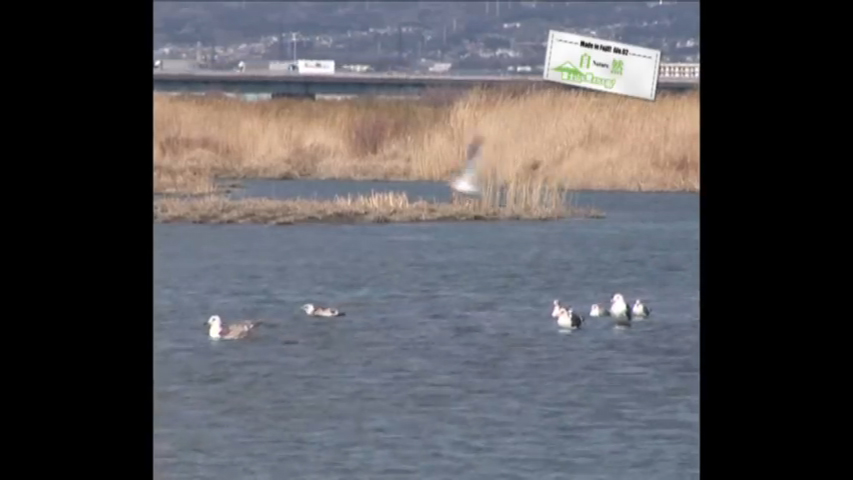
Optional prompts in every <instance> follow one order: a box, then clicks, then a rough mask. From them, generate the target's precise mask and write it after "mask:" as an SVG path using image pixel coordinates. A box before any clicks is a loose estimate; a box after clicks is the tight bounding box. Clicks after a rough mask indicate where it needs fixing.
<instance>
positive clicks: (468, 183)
mask: <svg viewBox="0 0 853 480" xmlns="http://www.w3.org/2000/svg"><path fill="white" fill-rule="evenodd" d="M482 154H483V137H482V136H480V135H475V136H474V138H473V139H472V140H471V143H470V144H468V153H467V156H466V164H465V169H464V170H463V171H462V174H460V175H458V176H457V177H456V178H454V179H453V180H452V181H451V182H450V188H452V189H453V191H454V192H455V193H461V194H464V195H479V193H480V186H479V185H478V182H477V163H478V162H479V161H480V159H481V158H482V156H483V155H482Z"/></svg>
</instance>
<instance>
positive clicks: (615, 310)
mask: <svg viewBox="0 0 853 480" xmlns="http://www.w3.org/2000/svg"><path fill="white" fill-rule="evenodd" d="M610 315H612V316H614V317H620V318H621V317H625V318H627V319H628V320H631V310H630V309H629V308H628V305H627V304H626V303H625V297H623V296H622V294H621V293H617V294H615V295H613V298H612V299H611V300H610Z"/></svg>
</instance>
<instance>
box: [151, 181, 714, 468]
mask: <svg viewBox="0 0 853 480" xmlns="http://www.w3.org/2000/svg"><path fill="white" fill-rule="evenodd" d="M371 189H373V190H377V191H382V190H388V189H393V190H406V191H409V192H410V194H411V195H412V196H413V197H417V196H423V197H428V198H436V199H439V200H440V199H442V198H445V197H446V187H443V186H441V185H434V184H408V183H401V184H388V183H379V182H376V183H370V182H310V181H309V182H303V181H291V182H250V183H249V184H248V185H247V188H246V189H244V190H240V191H238V193H237V194H238V195H265V196H278V197H287V196H293V195H302V196H314V195H316V196H318V197H328V196H330V195H334V194H346V193H364V192H365V191H367V192H369V191H370V190H371ZM577 203H579V204H581V205H585V206H593V207H596V208H598V209H600V210H603V211H604V213H605V214H606V216H607V217H606V218H604V219H589V220H587V219H571V220H565V221H554V222H482V223H481V222H477V223H424V224H383V225H304V226H302V225H294V226H259V225H215V226H214V225H180V224H167V225H162V224H155V225H154V249H155V251H154V276H155V283H154V405H155V412H154V472H155V478H159V479H194V480H196V479H223V480H235V479H275V480H281V479H324V480H326V479H401V478H413V479H414V478H429V479H453V480H461V479H482V480H496V479H531V480H547V479H692V478H698V476H699V197H698V195H694V194H655V193H593V192H589V193H581V194H580V195H579V196H578V197H577ZM615 292H620V293H622V294H623V295H624V296H625V297H626V300H628V301H629V302H633V300H634V299H635V298H638V297H639V298H642V299H643V300H644V301H645V302H646V303H647V304H648V305H649V307H650V308H651V309H652V316H651V318H649V319H646V320H643V321H640V322H636V323H635V324H634V326H633V327H632V328H631V329H629V330H626V331H618V330H614V329H613V328H612V322H611V321H610V320H609V319H606V318H605V319H601V318H588V319H587V323H586V324H585V325H584V327H583V328H582V329H581V330H578V331H575V332H573V333H571V334H564V333H560V332H559V331H558V329H557V327H556V325H555V324H554V321H553V319H552V318H551V317H550V313H551V302H552V300H553V299H555V298H559V299H560V300H562V301H563V302H564V303H570V304H572V305H575V306H576V307H577V308H578V309H580V310H581V311H582V312H583V313H584V314H586V313H588V311H589V306H590V305H591V304H592V303H593V302H605V303H606V302H607V301H608V299H609V298H610V297H611V296H612V295H613V293H615ZM306 302H313V303H317V304H322V305H331V306H336V307H338V308H340V309H342V310H344V311H345V312H346V314H347V315H346V316H345V317H341V318H338V319H312V318H309V317H307V316H306V315H305V314H304V313H303V312H302V311H301V310H300V309H299V307H300V306H301V305H302V304H304V303H306ZM213 314H218V315H220V316H221V317H222V318H223V320H224V321H225V322H226V323H228V322H231V321H234V320H239V319H249V318H252V319H261V320H263V321H265V323H264V324H262V325H261V326H259V327H258V328H257V330H255V332H254V333H255V335H254V336H253V337H252V338H247V339H244V340H241V341H232V342H228V341H219V342H217V341H211V340H210V339H208V337H207V334H206V330H207V329H206V327H205V325H204V323H205V321H206V320H207V318H208V317H209V316H210V315H213Z"/></svg>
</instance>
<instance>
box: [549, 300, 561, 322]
mask: <svg viewBox="0 0 853 480" xmlns="http://www.w3.org/2000/svg"><path fill="white" fill-rule="evenodd" d="M561 308H563V307H562V306H560V301H559V300H554V309H553V310H551V316H552V317H554V318H557V317H559V316H560V309H561Z"/></svg>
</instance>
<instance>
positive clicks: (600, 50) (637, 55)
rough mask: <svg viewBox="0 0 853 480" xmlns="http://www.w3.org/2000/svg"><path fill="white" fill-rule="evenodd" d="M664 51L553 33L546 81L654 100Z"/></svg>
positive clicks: (546, 64) (546, 59)
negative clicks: (661, 54) (661, 55)
mask: <svg viewBox="0 0 853 480" xmlns="http://www.w3.org/2000/svg"><path fill="white" fill-rule="evenodd" d="M659 65H660V50H652V49H650V48H643V47H639V46H637V45H629V44H626V43H619V42H612V41H610V40H599V39H597V38H592V37H585V36H582V35H576V34H574V33H566V32H558V31H556V30H551V31H550V32H549V34H548V50H547V52H546V53H545V70H544V72H543V74H542V78H543V79H545V80H548V81H551V82H557V83H562V84H564V85H571V86H575V87H583V88H588V89H591V90H598V91H601V92H607V93H616V94H619V95H627V96H629V97H637V98H643V99H646V100H654V99H655V93H656V91H657V83H658V73H659V70H658V68H659Z"/></svg>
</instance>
